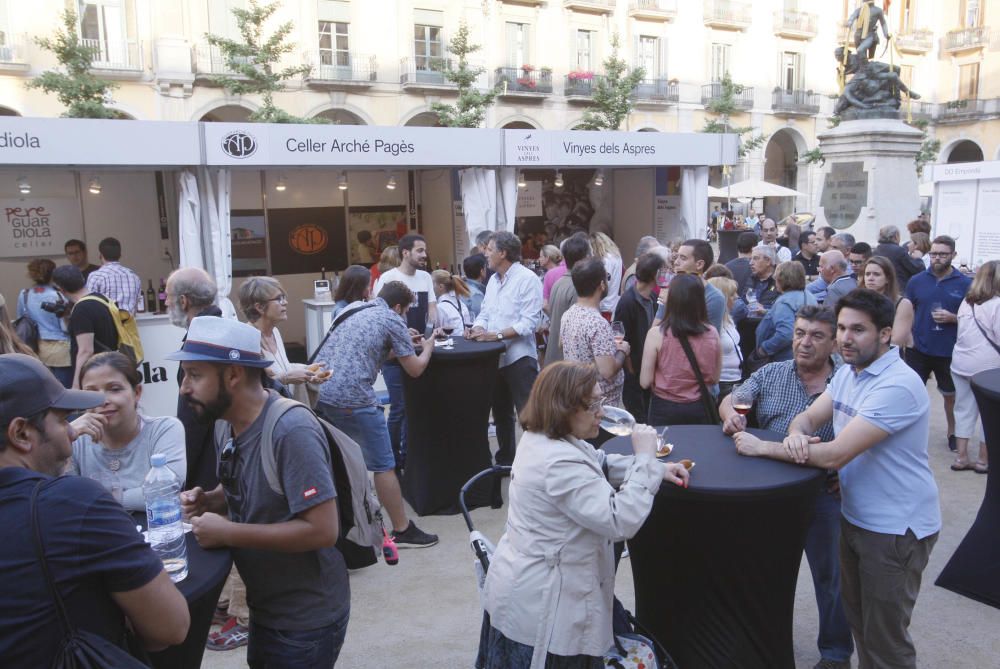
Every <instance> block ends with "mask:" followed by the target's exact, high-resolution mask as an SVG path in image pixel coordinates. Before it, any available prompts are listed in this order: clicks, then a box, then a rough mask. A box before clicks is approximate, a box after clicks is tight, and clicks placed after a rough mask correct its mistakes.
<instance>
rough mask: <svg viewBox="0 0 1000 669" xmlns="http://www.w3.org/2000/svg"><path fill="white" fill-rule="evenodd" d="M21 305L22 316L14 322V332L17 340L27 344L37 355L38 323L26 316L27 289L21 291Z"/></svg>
mask: <svg viewBox="0 0 1000 669" xmlns="http://www.w3.org/2000/svg"><path fill="white" fill-rule="evenodd" d="M21 304H22V305H23V306H24V315H23V316H20V317H18V318H17V320H15V321H14V332H16V333H17V336H18V338H19V339H20V340H21V341H23V342H24V343H25V344H27V346H28V348H30V349H31V350H32V351H34V352H35V353H38V339H39V336H38V323H36V322H35V320H34V319H33V318H32V317H31V316H29V315H28V289H27V288H25V289H24V290H22V291H21Z"/></svg>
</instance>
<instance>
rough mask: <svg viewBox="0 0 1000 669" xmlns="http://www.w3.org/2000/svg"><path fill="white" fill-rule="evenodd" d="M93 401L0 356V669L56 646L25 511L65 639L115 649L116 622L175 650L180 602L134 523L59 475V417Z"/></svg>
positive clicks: (85, 484)
mask: <svg viewBox="0 0 1000 669" xmlns="http://www.w3.org/2000/svg"><path fill="white" fill-rule="evenodd" d="M73 269H74V271H75V272H77V273H79V270H76V269H75V268H73ZM103 402H104V395H103V394H102V393H92V392H84V391H79V390H66V389H65V388H63V386H62V384H61V383H59V381H58V380H56V378H55V377H54V376H53V375H52V373H51V372H50V371H49V370H48V369H46V368H45V366H43V365H42V363H41V362H39V361H38V360H37V359H35V358H33V357H31V356H27V355H22V354H18V353H10V354H7V355H0V544H2V545H3V551H2V552H0V658H3V661H2V664H3V666H5V667H49V666H53V664H54V660H55V659H56V657H57V655H58V654H59V651H60V650H61V649H62V647H63V645H64V642H65V641H66V637H65V632H64V630H62V628H61V626H60V624H59V622H58V620H59V616H58V614H57V610H56V602H55V600H54V599H53V597H52V593H51V592H50V591H49V588H48V587H47V586H46V577H45V574H44V573H43V571H42V566H41V560H40V559H39V556H38V552H37V548H36V538H35V536H34V533H33V531H32V524H33V523H32V510H33V509H34V511H35V512H36V513H37V516H38V532H39V535H40V540H41V542H42V545H43V546H44V551H45V557H46V559H45V562H46V563H47V565H48V569H49V570H50V571H51V572H52V581H53V583H54V584H55V586H54V587H55V588H56V589H57V590H58V592H59V596H60V598H61V599H62V601H63V602H64V603H65V606H66V613H67V615H68V617H69V621H70V623H71V624H72V625H73V626H74V627H75V628H76V629H77V630H79V631H80V632H86V633H89V634H91V635H94V636H97V637H102V638H103V640H105V642H106V643H108V644H121V645H122V646H123V647H124V644H123V643H122V642H123V641H124V639H125V625H126V620H125V619H126V618H127V619H128V622H129V624H130V625H131V628H132V630H133V631H134V632H135V633H136V635H137V636H138V637H139V640H140V641H141V642H142V643H143V644H145V645H146V647H147V648H149V649H150V650H154V649H158V648H164V647H166V646H168V645H172V644H179V643H181V642H183V641H184V638H185V637H186V636H187V632H188V624H189V622H190V615H189V613H188V607H187V603H186V602H185V601H184V596H183V595H181V593H180V592H179V591H178V590H177V588H176V587H175V586H174V584H173V583H171V582H170V577H169V576H167V573H166V571H164V569H163V562H162V561H161V560H160V558H158V557H157V556H156V555H155V554H154V553H153V551H152V549H150V547H149V546H148V545H147V544H146V543H145V542H144V541H143V540H142V535H141V534H139V533H137V532H136V531H135V521H133V520H132V518H131V517H130V516H129V515H128V514H127V513H126V512H125V510H124V509H123V508H122V506H121V504H119V503H118V502H116V501H115V500H114V498H112V497H111V495H110V494H109V493H108V492H107V491H105V490H104V488H103V487H102V486H101V485H100V484H99V483H98V482H96V481H93V480H91V479H89V478H86V477H80V476H61V474H62V473H63V471H64V470H65V469H66V463H67V462H68V461H69V459H70V457H72V455H73V449H72V447H71V442H72V440H73V438H74V436H75V434H74V430H73V427H72V426H71V425H70V424H69V423H68V422H67V421H66V418H67V415H68V414H69V413H70V412H76V411H83V410H86V409H91V408H93V407H97V406H100V405H101V404H102V403H103ZM121 652H122V653H123V654H124V653H125V652H126V651H125V650H122V651H121Z"/></svg>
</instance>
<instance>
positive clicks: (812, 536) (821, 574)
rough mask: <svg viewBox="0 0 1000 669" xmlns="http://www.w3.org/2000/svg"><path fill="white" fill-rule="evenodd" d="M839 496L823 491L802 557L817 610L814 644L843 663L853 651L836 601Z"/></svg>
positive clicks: (831, 658) (838, 600)
mask: <svg viewBox="0 0 1000 669" xmlns="http://www.w3.org/2000/svg"><path fill="white" fill-rule="evenodd" d="M840 516H841V514H840V499H839V498H838V497H837V496H836V495H833V494H830V493H828V492H826V490H824V491H823V492H821V493H820V494H819V496H818V497H817V498H816V515H815V516H814V517H813V521H812V524H811V525H810V526H809V532H808V533H807V534H806V559H808V560H809V571H811V572H812V578H813V587H814V588H815V590H816V606H817V608H818V609H819V636H818V637H817V639H816V645H817V646H818V647H819V653H820V655H821V656H822V657H823V659H824V660H832V661H834V662H844V661H846V660H849V659H850V658H851V654H852V653H853V652H854V641H853V640H852V639H851V627H850V625H849V624H848V623H847V616H846V615H845V614H844V605H843V604H842V603H841V601H840Z"/></svg>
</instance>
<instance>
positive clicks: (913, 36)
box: [895, 28, 934, 54]
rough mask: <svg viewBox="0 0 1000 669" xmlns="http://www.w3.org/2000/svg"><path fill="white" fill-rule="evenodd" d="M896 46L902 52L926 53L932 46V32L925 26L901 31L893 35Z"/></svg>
mask: <svg viewBox="0 0 1000 669" xmlns="http://www.w3.org/2000/svg"><path fill="white" fill-rule="evenodd" d="M895 40H896V48H897V49H899V50H900V51H902V52H903V53H916V54H922V53H927V52H929V51H930V50H931V49H933V48H934V33H933V32H932V31H930V30H927V29H925V28H920V29H917V30H908V31H906V32H901V33H899V34H898V35H896V37H895Z"/></svg>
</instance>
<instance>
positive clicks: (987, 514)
mask: <svg viewBox="0 0 1000 669" xmlns="http://www.w3.org/2000/svg"><path fill="white" fill-rule="evenodd" d="M972 392H973V393H975V395H976V402H977V403H978V404H979V415H980V416H981V417H982V419H983V432H984V433H985V435H984V436H985V437H986V447H987V449H988V451H989V460H990V473H989V474H988V476H989V478H988V479H987V481H986V495H985V496H984V497H983V503H982V506H980V507H979V514H978V515H977V516H976V520H975V522H973V523H972V527H970V528H969V532H968V534H966V535H965V538H964V539H962V543H961V544H959V546H958V548H957V549H956V550H955V554H954V555H952V556H951V559H950V560H948V564H947V565H945V568H944V570H943V571H942V572H941V575H940V576H938V579H937V581H936V582H935V583H936V584H937V585H939V586H941V587H942V588H947V589H948V590H951V591H952V592H957V593H958V594H960V595H965V596H966V597H969V598H971V599H974V600H976V601H977V602H982V603H983V604H989V605H990V606H993V607H996V608H1000V540H998V537H1000V474H997V472H996V468H997V467H1000V369H993V370H990V371H988V372H981V373H979V374H976V375H975V376H974V377H972ZM975 448H978V446H977V445H976V444H975V443H970V444H969V449H970V450H973V449H975ZM973 452H974V451H973Z"/></svg>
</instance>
